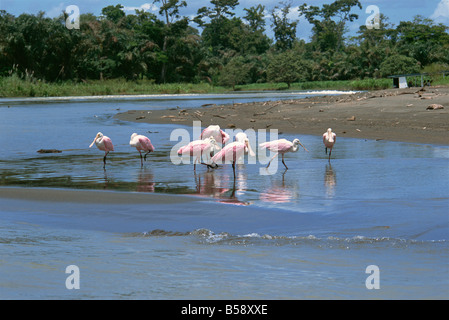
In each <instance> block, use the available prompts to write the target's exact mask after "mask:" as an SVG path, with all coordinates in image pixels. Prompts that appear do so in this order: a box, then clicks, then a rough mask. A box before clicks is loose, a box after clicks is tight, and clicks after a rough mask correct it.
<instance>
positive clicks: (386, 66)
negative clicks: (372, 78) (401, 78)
mask: <svg viewBox="0 0 449 320" xmlns="http://www.w3.org/2000/svg"><path fill="white" fill-rule="evenodd" d="M420 69H421V67H420V64H419V62H418V61H417V60H416V59H414V58H410V57H407V56H404V55H400V54H396V55H392V56H390V57H388V58H386V59H385V60H384V61H383V62H382V63H381V65H380V72H381V74H382V76H384V77H387V76H391V75H394V74H410V73H418V72H419V71H420Z"/></svg>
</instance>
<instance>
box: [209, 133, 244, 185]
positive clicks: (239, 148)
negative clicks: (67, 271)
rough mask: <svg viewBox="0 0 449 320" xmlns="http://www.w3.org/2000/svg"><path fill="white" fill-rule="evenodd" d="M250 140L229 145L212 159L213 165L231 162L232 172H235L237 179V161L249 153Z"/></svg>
mask: <svg viewBox="0 0 449 320" xmlns="http://www.w3.org/2000/svg"><path fill="white" fill-rule="evenodd" d="M248 146H249V140H248V139H245V141H244V142H239V141H235V142H232V143H229V144H227V145H226V146H225V147H224V148H223V149H221V150H220V151H219V152H217V153H216V154H215V155H214V156H213V157H212V159H211V162H212V163H217V162H223V161H231V162H232V171H233V172H234V179H235V163H236V162H237V160H238V159H239V158H240V157H242V156H243V155H244V153H245V152H248V149H249V147H248Z"/></svg>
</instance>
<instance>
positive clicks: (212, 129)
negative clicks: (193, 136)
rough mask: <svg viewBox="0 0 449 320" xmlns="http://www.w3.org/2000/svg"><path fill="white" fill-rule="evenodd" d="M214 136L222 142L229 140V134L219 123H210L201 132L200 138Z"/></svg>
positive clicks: (218, 141)
mask: <svg viewBox="0 0 449 320" xmlns="http://www.w3.org/2000/svg"><path fill="white" fill-rule="evenodd" d="M209 137H214V139H215V141H216V142H217V143H220V144H225V143H226V142H228V141H229V139H230V137H229V134H227V133H226V132H224V131H223V130H221V129H220V126H219V125H210V126H208V127H207V128H206V129H204V130H203V132H201V135H200V139H203V140H204V139H207V138H209Z"/></svg>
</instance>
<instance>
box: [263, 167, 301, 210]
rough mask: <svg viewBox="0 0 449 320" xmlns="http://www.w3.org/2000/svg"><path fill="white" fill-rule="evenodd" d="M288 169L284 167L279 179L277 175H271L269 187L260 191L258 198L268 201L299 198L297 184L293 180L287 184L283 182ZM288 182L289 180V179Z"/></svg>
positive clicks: (285, 200) (286, 200)
mask: <svg viewBox="0 0 449 320" xmlns="http://www.w3.org/2000/svg"><path fill="white" fill-rule="evenodd" d="M287 170H288V169H285V170H284V172H283V173H282V175H281V177H282V178H280V179H279V176H274V175H271V181H270V183H269V187H268V188H267V189H266V190H265V191H264V192H261V193H260V196H259V198H260V200H261V201H263V202H270V203H288V202H291V201H292V200H294V199H298V198H299V192H298V184H297V182H296V181H295V180H293V181H294V183H293V184H291V185H288V184H286V183H285V173H286V172H287ZM289 182H290V181H289Z"/></svg>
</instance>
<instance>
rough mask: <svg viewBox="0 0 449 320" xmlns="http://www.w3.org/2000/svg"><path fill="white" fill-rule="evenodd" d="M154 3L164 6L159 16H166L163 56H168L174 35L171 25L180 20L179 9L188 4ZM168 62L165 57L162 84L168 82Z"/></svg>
mask: <svg viewBox="0 0 449 320" xmlns="http://www.w3.org/2000/svg"><path fill="white" fill-rule="evenodd" d="M154 2H155V3H156V2H160V3H161V5H162V6H161V7H160V10H159V14H162V15H164V16H165V24H166V30H165V36H164V43H163V45H162V55H164V56H167V44H168V41H169V37H170V36H171V35H170V34H171V33H172V30H171V24H172V22H173V21H174V19H178V18H179V9H180V8H182V7H186V6H187V2H186V1H180V0H154ZM167 60H168V57H164V59H163V60H162V70H161V82H165V81H166V72H167V64H166V61H167Z"/></svg>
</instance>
